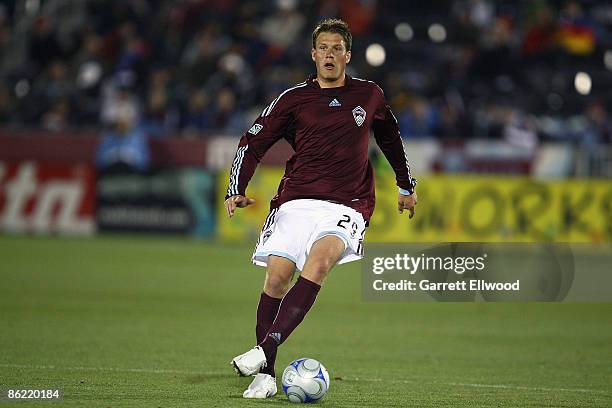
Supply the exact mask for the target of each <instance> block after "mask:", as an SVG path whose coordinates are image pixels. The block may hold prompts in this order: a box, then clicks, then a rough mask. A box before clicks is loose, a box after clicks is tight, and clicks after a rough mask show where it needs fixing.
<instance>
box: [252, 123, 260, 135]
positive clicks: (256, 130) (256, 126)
mask: <svg viewBox="0 0 612 408" xmlns="http://www.w3.org/2000/svg"><path fill="white" fill-rule="evenodd" d="M261 129H263V125H260V124H259V123H256V124H254V125H253V126H252V127H251V128H250V129H249V133H250V134H252V135H256V134H258V133H259V131H260V130H261Z"/></svg>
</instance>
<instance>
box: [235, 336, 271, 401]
mask: <svg viewBox="0 0 612 408" xmlns="http://www.w3.org/2000/svg"><path fill="white" fill-rule="evenodd" d="M231 364H232V365H233V366H234V369H235V370H236V372H237V373H238V374H240V375H241V376H244V377H246V376H249V375H255V374H257V373H258V372H259V370H261V369H262V368H263V367H265V366H266V355H265V353H264V351H263V349H262V348H261V347H259V346H256V347H253V348H252V349H251V350H249V351H247V352H246V353H244V354H241V355H239V356H236V357H234V359H233V360H232V362H231ZM274 387H275V389H276V385H275V386H274ZM275 392H276V391H275ZM263 398H265V397H263Z"/></svg>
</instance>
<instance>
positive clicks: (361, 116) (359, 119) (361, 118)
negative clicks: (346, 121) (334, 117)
mask: <svg viewBox="0 0 612 408" xmlns="http://www.w3.org/2000/svg"><path fill="white" fill-rule="evenodd" d="M353 117H354V118H355V123H357V126H361V125H363V122H365V118H366V111H365V110H364V109H363V108H362V107H361V106H357V107H356V108H355V109H353Z"/></svg>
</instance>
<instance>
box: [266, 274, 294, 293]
mask: <svg viewBox="0 0 612 408" xmlns="http://www.w3.org/2000/svg"><path fill="white" fill-rule="evenodd" d="M290 282H291V276H289V277H286V276H284V275H281V274H275V273H268V274H267V275H266V282H265V285H264V292H266V293H267V294H268V295H270V296H272V297H276V298H281V297H283V296H285V293H287V290H288V289H289V283H290Z"/></svg>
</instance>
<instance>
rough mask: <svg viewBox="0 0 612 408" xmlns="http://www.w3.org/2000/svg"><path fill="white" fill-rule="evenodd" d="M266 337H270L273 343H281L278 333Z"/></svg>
mask: <svg viewBox="0 0 612 408" xmlns="http://www.w3.org/2000/svg"><path fill="white" fill-rule="evenodd" d="M268 337H272V338H273V339H274V341H275V342H277V343H279V344H280V342H281V334H280V333H270V334H268Z"/></svg>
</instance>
